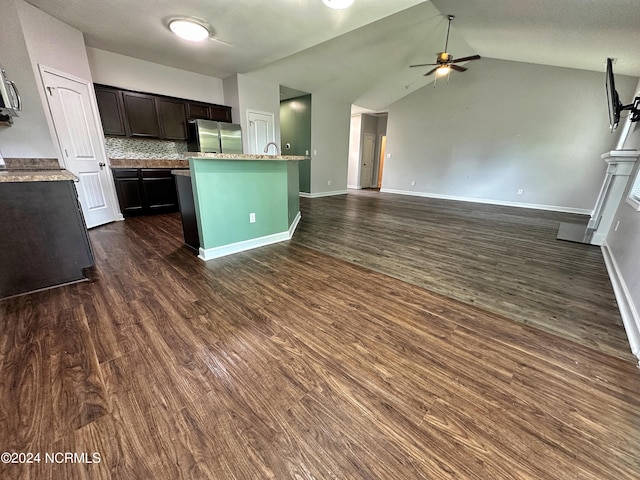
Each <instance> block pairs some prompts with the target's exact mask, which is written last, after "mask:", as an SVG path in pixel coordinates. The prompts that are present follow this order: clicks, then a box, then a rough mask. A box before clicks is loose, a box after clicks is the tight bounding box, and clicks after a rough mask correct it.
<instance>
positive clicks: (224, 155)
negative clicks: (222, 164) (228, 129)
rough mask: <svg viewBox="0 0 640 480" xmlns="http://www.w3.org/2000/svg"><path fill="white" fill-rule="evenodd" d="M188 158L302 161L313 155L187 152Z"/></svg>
mask: <svg viewBox="0 0 640 480" xmlns="http://www.w3.org/2000/svg"><path fill="white" fill-rule="evenodd" d="M184 156H185V157H187V158H202V159H209V160H278V161H285V162H290V161H300V160H311V157H307V156H304V155H255V154H252V153H202V152H186V153H185V154H184Z"/></svg>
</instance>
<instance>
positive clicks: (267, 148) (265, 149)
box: [264, 142, 280, 155]
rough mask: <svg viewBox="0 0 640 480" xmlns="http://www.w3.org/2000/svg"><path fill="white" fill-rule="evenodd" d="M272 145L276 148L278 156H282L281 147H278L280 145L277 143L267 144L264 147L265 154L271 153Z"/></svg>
mask: <svg viewBox="0 0 640 480" xmlns="http://www.w3.org/2000/svg"><path fill="white" fill-rule="evenodd" d="M270 145H273V146H274V147H276V155H280V147H279V146H278V144H277V143H276V142H269V143H267V146H266V147H264V153H267V152H269V146H270Z"/></svg>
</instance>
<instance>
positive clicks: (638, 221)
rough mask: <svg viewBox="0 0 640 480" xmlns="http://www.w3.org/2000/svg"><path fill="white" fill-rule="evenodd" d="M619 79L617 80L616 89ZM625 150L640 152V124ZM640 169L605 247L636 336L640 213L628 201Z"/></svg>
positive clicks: (622, 305) (625, 98)
mask: <svg viewBox="0 0 640 480" xmlns="http://www.w3.org/2000/svg"><path fill="white" fill-rule="evenodd" d="M617 80H618V79H617V77H616V87H617ZM636 92H638V93H636V94H637V95H640V83H638V85H637V87H636ZM631 100H632V97H631V95H621V101H622V102H623V103H625V104H628V103H631ZM623 125H624V123H623V121H621V122H620V127H619V128H622V127H623ZM623 148H624V149H634V150H640V122H636V123H634V124H633V127H632V129H631V131H630V132H629V136H628V137H627V139H626V141H625V142H624V145H623ZM603 153H604V152H603ZM639 170H640V162H636V166H635V168H634V171H633V173H632V174H631V176H630V177H629V182H628V185H627V189H626V191H625V194H624V196H623V198H622V201H621V202H620V205H619V206H618V210H617V212H616V216H615V218H614V220H613V227H614V228H612V229H611V230H610V231H609V234H608V235H607V240H606V243H605V246H604V247H603V249H604V250H605V254H606V253H607V251H608V253H609V254H610V256H611V257H612V258H613V261H614V263H615V267H616V268H614V269H612V268H611V266H610V268H609V274H610V276H611V277H612V279H613V283H614V285H615V284H616V282H618V283H619V286H620V287H621V290H622V291H618V292H616V298H617V300H618V305H619V306H620V310H621V312H622V313H623V315H625V314H626V315H628V318H627V319H626V321H629V322H632V324H635V327H636V333H637V332H638V331H640V316H639V312H640V212H639V211H637V210H636V209H635V208H633V207H632V206H631V205H629V204H628V203H627V202H626V198H627V197H628V195H629V190H630V189H631V187H632V185H633V181H634V180H635V178H636V175H638V171H639ZM618 222H620V223H619V225H618V229H617V231H616V230H615V225H616V224H617V223H618ZM616 269H617V271H616ZM625 323H626V322H625ZM627 333H629V330H627Z"/></svg>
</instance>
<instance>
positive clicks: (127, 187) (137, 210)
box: [113, 168, 178, 217]
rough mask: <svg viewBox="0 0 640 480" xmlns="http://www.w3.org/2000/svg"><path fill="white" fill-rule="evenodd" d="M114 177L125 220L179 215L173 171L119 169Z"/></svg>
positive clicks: (114, 170)
mask: <svg viewBox="0 0 640 480" xmlns="http://www.w3.org/2000/svg"><path fill="white" fill-rule="evenodd" d="M113 177H114V180H115V184H116V192H117V194H118V202H119V203H120V210H121V211H122V214H123V215H124V216H125V217H131V216H134V215H152V214H155V213H168V212H176V211H178V197H177V194H176V183H175V180H174V178H173V175H172V174H171V169H164V168H116V169H113Z"/></svg>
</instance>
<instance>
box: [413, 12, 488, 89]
mask: <svg viewBox="0 0 640 480" xmlns="http://www.w3.org/2000/svg"><path fill="white" fill-rule="evenodd" d="M447 17H448V19H449V26H448V27H447V40H446V41H445V43H444V52H440V53H438V56H437V57H436V63H421V64H419V65H409V68H413V67H426V66H429V65H434V66H435V68H432V69H431V70H429V71H428V72H427V73H425V74H424V76H425V77H428V76H429V75H431V74H432V73H433V72H436V75H438V76H442V75H447V74H449V73H450V72H451V70H455V71H457V72H465V71H466V70H467V69H466V68H465V67H461V66H460V65H456V63H460V62H468V61H469V60H479V59H480V55H471V56H470V57H462V58H457V59H455V60H454V59H453V56H452V55H450V54H449V53H447V47H448V46H449V31H450V30H451V21H452V20H453V19H454V18H456V17H455V15H447Z"/></svg>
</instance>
